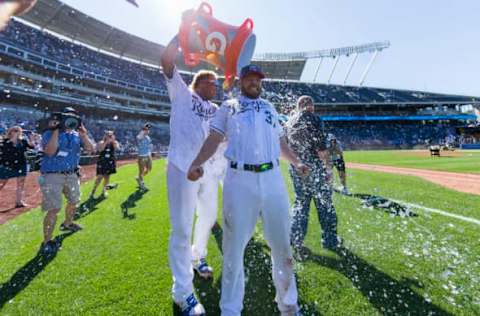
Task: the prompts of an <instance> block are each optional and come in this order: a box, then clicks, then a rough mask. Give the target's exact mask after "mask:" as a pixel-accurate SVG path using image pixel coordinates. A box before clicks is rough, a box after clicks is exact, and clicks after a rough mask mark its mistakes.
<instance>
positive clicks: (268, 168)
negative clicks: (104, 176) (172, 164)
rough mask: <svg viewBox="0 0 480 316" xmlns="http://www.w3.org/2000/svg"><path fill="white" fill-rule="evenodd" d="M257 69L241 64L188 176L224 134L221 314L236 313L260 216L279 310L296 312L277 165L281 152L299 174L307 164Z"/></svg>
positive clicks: (198, 173) (194, 175)
mask: <svg viewBox="0 0 480 316" xmlns="http://www.w3.org/2000/svg"><path fill="white" fill-rule="evenodd" d="M264 77H265V75H264V74H263V72H262V71H261V69H260V68H259V67H257V66H255V65H248V66H245V67H243V68H242V70H241V73H240V88H241V95H240V96H239V97H238V98H234V99H231V100H227V101H225V102H223V104H222V105H221V106H220V108H219V110H218V111H217V113H216V115H215V118H214V119H213V120H212V122H211V125H210V135H209V136H208V138H207V140H206V141H205V143H204V144H203V147H202V149H201V151H200V152H199V153H198V155H197V157H196V158H195V160H194V161H193V163H192V165H191V167H190V170H189V173H188V177H189V179H191V180H193V181H196V180H199V181H201V179H202V175H203V174H204V172H205V173H206V169H205V170H204V168H203V167H202V166H203V165H204V163H205V162H206V161H207V160H208V159H209V158H210V157H211V156H212V155H213V154H214V153H215V152H216V151H217V147H218V145H219V144H220V143H221V142H222V141H223V139H224V138H226V139H228V144H227V149H226V151H225V157H226V158H227V160H228V163H227V172H226V176H225V181H224V185H223V206H222V211H223V244H222V248H223V271H222V293H221V299H220V308H221V311H222V315H224V316H228V315H240V314H241V311H242V309H243V297H244V290H245V277H244V266H243V261H244V253H245V247H246V246H247V243H248V241H249V240H250V239H251V237H252V235H253V232H254V229H255V225H256V223H257V220H258V218H259V217H261V218H262V222H263V231H264V236H265V239H266V240H267V243H268V245H269V247H270V248H271V250H272V264H273V267H272V269H273V282H274V285H275V288H276V297H275V300H276V302H277V305H278V309H279V310H280V312H281V314H282V315H298V314H299V313H300V311H299V307H298V303H297V286H296V280H295V275H294V272H293V263H294V260H293V257H292V250H291V247H290V237H289V236H290V215H289V201H288V192H287V188H286V185H285V182H284V179H283V177H282V173H281V171H280V165H279V158H280V153H281V154H282V155H283V156H284V157H285V158H286V159H287V160H288V161H290V163H291V164H292V165H294V166H295V168H296V169H297V170H298V172H299V173H301V174H304V175H306V174H308V172H309V169H308V167H306V166H305V165H304V164H302V163H301V162H300V160H299V159H298V158H297V156H296V155H295V154H294V153H293V152H292V151H291V149H290V148H289V147H288V145H287V143H286V140H285V137H284V135H283V129H282V128H281V126H280V124H279V120H278V119H279V118H278V114H277V111H276V110H275V108H274V107H273V105H272V104H270V103H269V102H268V101H266V100H264V99H262V98H260V93H261V91H262V79H263V78H264Z"/></svg>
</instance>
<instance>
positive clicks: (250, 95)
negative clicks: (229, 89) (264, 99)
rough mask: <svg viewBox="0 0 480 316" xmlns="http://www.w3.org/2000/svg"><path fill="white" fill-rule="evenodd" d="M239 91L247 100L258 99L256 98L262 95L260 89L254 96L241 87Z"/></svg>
mask: <svg viewBox="0 0 480 316" xmlns="http://www.w3.org/2000/svg"><path fill="white" fill-rule="evenodd" d="M241 90H242V95H244V96H246V97H247V98H250V99H258V97H260V94H262V89H260V91H259V92H258V93H255V94H251V93H249V92H248V91H246V90H245V89H244V88H243V87H242V89H241Z"/></svg>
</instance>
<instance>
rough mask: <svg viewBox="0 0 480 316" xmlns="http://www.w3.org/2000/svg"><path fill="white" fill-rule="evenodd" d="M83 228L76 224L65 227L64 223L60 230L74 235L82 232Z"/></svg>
mask: <svg viewBox="0 0 480 316" xmlns="http://www.w3.org/2000/svg"><path fill="white" fill-rule="evenodd" d="M82 229H83V227H82V226H80V225H78V224H75V223H71V224H70V225H65V223H62V224H61V225H60V230H61V231H62V232H64V231H69V232H72V233H75V232H78V231H79V230H82Z"/></svg>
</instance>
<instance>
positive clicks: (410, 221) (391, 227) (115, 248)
mask: <svg viewBox="0 0 480 316" xmlns="http://www.w3.org/2000/svg"><path fill="white" fill-rule="evenodd" d="M348 155H351V154H350V153H349V154H348ZM283 168H284V171H286V167H285V166H283ZM165 171H166V168H165V162H164V161H156V162H155V164H154V172H153V174H152V175H150V176H149V177H148V179H147V181H146V182H147V186H148V187H149V188H150V191H148V192H147V193H145V194H142V193H140V192H139V191H137V190H136V185H135V181H134V180H133V178H134V175H135V172H136V167H135V166H134V165H130V166H125V167H122V168H121V169H120V172H119V173H118V174H117V175H115V176H114V177H113V181H114V182H116V183H119V185H120V186H119V188H118V189H116V190H113V191H110V195H109V197H108V198H107V199H105V200H95V201H94V202H90V203H84V204H83V205H82V208H80V209H79V219H78V221H79V222H80V223H81V224H82V225H83V226H84V230H83V231H80V232H78V233H75V234H73V235H60V232H58V231H57V232H56V233H57V234H59V235H58V237H57V238H58V239H59V240H61V242H62V249H61V250H60V251H59V252H58V253H57V255H56V256H55V257H53V258H43V257H41V256H38V255H37V251H38V249H39V246H40V242H41V238H42V232H41V222H42V214H41V212H40V211H38V210H34V211H31V212H29V213H27V214H24V215H22V216H19V217H17V218H16V219H15V220H13V221H10V222H8V223H6V224H5V225H2V226H0V314H1V315H80V314H87V315H172V314H176V313H178V311H177V310H176V309H175V308H174V306H173V304H172V301H171V298H170V288H171V275H170V269H169V266H168V260H167V244H168V234H169V229H170V228H169V219H168V205H167V197H166V195H167V194H166V185H165V181H166V179H165V178H166V177H165ZM287 179H288V177H287ZM349 183H350V188H351V191H352V192H354V193H363V194H373V195H380V196H383V197H387V198H393V199H396V200H401V201H405V202H410V203H415V204H421V205H423V206H426V207H430V208H437V209H440V210H443V211H446V212H450V213H454V214H459V215H463V216H468V217H471V218H474V219H477V220H480V213H479V211H478V208H479V207H478V206H479V205H480V196H474V195H469V194H463V193H458V192H454V191H451V190H447V189H444V188H442V187H440V186H437V185H434V184H431V183H428V182H426V181H423V180H420V179H417V178H414V177H398V176H395V175H392V174H382V173H375V172H366V171H356V170H351V171H349ZM91 185H92V183H88V184H85V185H84V186H83V187H82V190H83V193H84V194H83V196H84V197H86V196H87V194H88V192H89V190H90V188H91ZM290 194H291V196H292V197H293V195H292V193H291V192H290ZM334 199H335V206H336V208H337V213H338V218H339V235H340V236H341V237H342V238H343V240H344V244H345V250H343V251H341V252H340V253H334V252H332V251H327V250H324V249H322V248H321V246H320V242H319V238H320V237H319V236H320V227H319V224H318V221H317V217H316V214H314V213H313V212H312V214H311V215H312V216H311V220H310V226H309V232H308V235H307V246H308V247H309V248H310V250H311V252H312V254H311V256H310V258H309V259H308V260H307V261H305V262H301V263H297V264H296V273H297V281H298V287H299V297H300V303H301V306H302V309H303V311H304V314H305V315H383V314H387V315H408V314H410V315H480V295H479V294H478V293H480V242H479V240H480V229H479V228H480V226H479V225H478V224H474V223H469V222H466V221H462V220H459V219H453V218H448V217H445V216H441V215H437V214H431V213H427V212H425V211H422V210H417V209H415V210H414V211H415V212H417V213H418V215H419V216H418V217H398V216H393V215H391V214H389V213H387V212H385V211H383V210H380V209H374V208H371V207H364V206H363V205H362V202H361V200H360V199H358V198H355V197H347V196H342V195H335V198H334ZM61 217H63V215H62V216H61ZM60 220H61V219H60ZM220 243H221V234H220V232H219V230H216V231H215V232H214V234H212V237H211V240H210V243H209V257H208V259H209V261H210V263H211V264H212V265H213V267H214V269H215V278H214V280H213V281H208V282H207V281H201V280H198V279H195V287H196V289H197V294H198V296H199V298H200V299H201V300H202V302H203V303H204V305H205V307H206V309H207V315H219V308H218V302H219V298H220V278H221V263H222V255H221V252H220V250H219V245H220ZM245 260H246V265H245V266H246V269H247V276H248V278H247V279H248V282H247V285H246V296H245V310H244V315H259V316H263V315H278V311H277V310H276V307H275V304H274V301H273V299H274V288H273V284H272V281H271V276H270V265H271V262H270V259H269V250H268V247H267V246H266V244H265V241H264V239H263V238H262V236H261V225H259V226H258V229H257V231H256V233H255V236H254V238H253V240H252V242H251V243H250V244H249V246H248V248H247V253H246V259H245Z"/></svg>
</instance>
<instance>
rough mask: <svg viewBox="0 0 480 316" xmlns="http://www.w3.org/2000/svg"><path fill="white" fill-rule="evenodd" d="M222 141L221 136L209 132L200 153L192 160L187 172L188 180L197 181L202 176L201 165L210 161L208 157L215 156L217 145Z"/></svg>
mask: <svg viewBox="0 0 480 316" xmlns="http://www.w3.org/2000/svg"><path fill="white" fill-rule="evenodd" d="M222 141H223V135H222V134H221V133H219V132H217V131H215V130H213V129H212V130H210V135H208V137H207V139H206V140H205V142H204V143H203V146H202V148H201V149H200V152H199V153H198V155H197V157H196V158H195V159H194V160H193V162H192V164H191V166H190V169H189V170H188V176H187V178H188V180H190V181H197V180H198V179H199V178H201V177H202V176H203V168H202V165H203V164H204V163H205V162H206V161H207V160H208V159H210V157H212V156H213V154H215V152H216V151H217V148H218V145H220V143H221V142H222Z"/></svg>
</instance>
